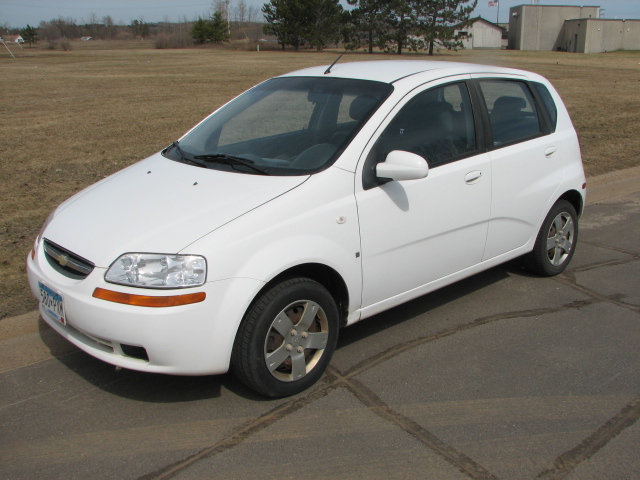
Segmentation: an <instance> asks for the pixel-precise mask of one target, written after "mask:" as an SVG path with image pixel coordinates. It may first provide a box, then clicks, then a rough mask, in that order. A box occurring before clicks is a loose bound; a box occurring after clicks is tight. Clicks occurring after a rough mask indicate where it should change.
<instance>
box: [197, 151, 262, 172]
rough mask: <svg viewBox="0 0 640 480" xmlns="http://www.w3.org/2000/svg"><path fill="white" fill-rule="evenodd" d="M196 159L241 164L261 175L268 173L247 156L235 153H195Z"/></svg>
mask: <svg viewBox="0 0 640 480" xmlns="http://www.w3.org/2000/svg"><path fill="white" fill-rule="evenodd" d="M193 158H195V159H196V160H202V161H204V162H210V163H223V164H225V165H242V166H244V167H247V168H250V169H251V170H253V171H255V172H258V173H261V174H262V175H269V172H267V170H266V169H264V168H262V167H258V166H256V165H255V163H256V162H254V161H253V160H249V159H248V158H242V157H237V156H235V155H227V154H226V153H213V154H210V155H196V156H195V157H193Z"/></svg>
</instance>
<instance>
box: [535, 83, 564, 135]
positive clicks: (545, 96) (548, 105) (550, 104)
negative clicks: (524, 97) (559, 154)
mask: <svg viewBox="0 0 640 480" xmlns="http://www.w3.org/2000/svg"><path fill="white" fill-rule="evenodd" d="M532 85H533V88H534V89H535V90H536V92H537V93H538V95H539V96H540V100H542V105H543V107H544V109H545V110H546V111H547V113H548V114H549V120H550V121H551V131H552V132H555V131H556V123H557V122H558V109H557V107H556V102H554V101H553V97H551V93H549V90H548V89H547V87H545V86H544V85H543V84H541V83H535V82H534V83H532Z"/></svg>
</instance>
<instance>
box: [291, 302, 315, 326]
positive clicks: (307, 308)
mask: <svg viewBox="0 0 640 480" xmlns="http://www.w3.org/2000/svg"><path fill="white" fill-rule="evenodd" d="M318 308H319V307H318V304H317V303H315V302H306V303H305V304H304V312H302V318H301V319H300V322H299V323H298V325H296V327H297V328H299V329H301V330H308V329H309V327H310V326H311V324H312V323H313V320H314V319H315V318H316V314H317V313H318Z"/></svg>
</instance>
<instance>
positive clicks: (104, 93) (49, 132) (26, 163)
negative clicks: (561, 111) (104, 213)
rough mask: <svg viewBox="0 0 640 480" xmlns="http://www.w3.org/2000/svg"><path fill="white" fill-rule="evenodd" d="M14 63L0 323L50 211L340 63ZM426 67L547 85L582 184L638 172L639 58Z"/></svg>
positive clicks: (6, 62) (32, 304)
mask: <svg viewBox="0 0 640 480" xmlns="http://www.w3.org/2000/svg"><path fill="white" fill-rule="evenodd" d="M5 53H6V52H5ZM15 53H16V57H17V59H15V60H14V59H12V58H11V57H10V56H9V55H8V53H6V55H5V54H4V53H3V52H0V66H1V67H2V70H1V71H2V77H3V82H2V83H3V86H2V90H3V91H2V97H1V98H2V105H3V109H2V111H3V115H2V123H1V125H0V132H1V134H2V136H1V138H2V143H1V144H0V145H1V146H0V178H1V179H2V181H1V182H0V202H1V204H0V207H1V208H0V212H2V213H1V215H0V270H1V272H2V274H1V275H0V292H1V293H2V299H1V300H0V318H3V317H4V316H7V315H15V314H19V313H22V312H25V311H28V310H32V309H34V308H36V306H37V304H36V301H35V300H34V299H32V297H31V295H30V294H29V292H28V289H27V285H26V279H25V274H24V259H25V257H26V255H27V253H28V252H29V250H30V248H31V245H32V242H33V239H34V237H35V236H36V235H37V232H38V230H39V228H40V225H41V224H42V222H43V221H44V219H45V218H46V216H47V215H48V213H49V212H50V211H51V210H52V209H53V208H54V207H55V206H56V205H58V204H59V203H60V202H62V201H63V200H64V199H66V198H67V197H69V196H70V195H72V194H73V193H75V192H77V191H78V190H80V189H82V188H84V187H85V186H87V185H90V184H91V183H93V182H95V181H97V180H99V179H101V178H103V177H104V176H106V175H109V174H110V173H113V172H114V171H116V170H119V169H121V168H123V167H125V166H126V165H129V164H131V163H133V162H135V161H137V160H140V159H142V158H144V157H146V156H148V155H150V154H151V153H154V152H156V151H158V150H160V149H162V148H163V147H164V146H166V145H167V144H169V143H170V142H171V141H172V140H174V139H177V138H178V137H179V136H180V135H181V134H182V133H184V132H185V131H186V130H187V129H188V128H190V127H191V126H192V125H193V124H195V123H196V122H197V121H199V120H200V119H201V118H203V117H204V116H205V115H207V114H208V113H209V112H211V111H212V110H213V109H215V108H216V107H218V106H219V105H221V104H222V103H223V102H225V101H227V100H229V99H230V98H232V97H233V96H235V95H236V94H238V93H240V92H242V91H243V90H245V89H247V88H248V87H250V86H252V85H254V84H255V83H257V82H259V81H261V80H264V79H266V78H269V77H272V76H274V75H278V74H280V73H284V72H287V71H291V70H295V69H298V68H302V67H306V66H312V65H319V64H327V63H330V62H332V61H333V60H334V59H335V57H336V52H335V51H334V52H325V53H321V54H318V53H311V52H303V53H292V52H286V53H280V52H259V53H258V52H239V51H234V50H233V49H231V48H229V47H227V48H226V49H211V48H201V49H186V50H184V49H183V50H156V49H154V46H153V42H152V41H146V42H144V41H129V42H73V48H72V50H71V51H67V52H65V51H61V50H55V51H49V50H44V49H41V48H37V47H34V48H32V49H29V48H24V50H21V51H20V50H18V51H16V52H15ZM407 57H411V58H416V57H417V56H413V55H412V56H407ZM372 58H373V59H381V58H397V57H396V56H391V55H382V54H380V55H374V56H373V57H372V56H370V55H366V54H361V53H353V54H347V55H346V56H345V57H343V59H342V60H341V62H346V61H361V60H368V59H372ZM405 58H406V57H405ZM420 58H427V57H424V56H422V55H420ZM434 59H436V60H460V61H470V62H475V63H486V64H496V65H504V66H513V67H517V68H524V69H527V70H532V71H535V72H538V73H541V74H543V75H545V76H546V77H548V78H549V79H550V80H551V81H552V82H553V83H554V84H555V85H556V87H557V88H558V90H559V91H560V94H561V95H562V96H563V98H564V99H565V102H566V103H567V106H568V108H569V111H570V113H571V115H572V118H573V121H574V123H575V125H576V128H577V130H578V132H579V135H580V140H581V145H582V151H583V158H584V161H585V168H586V170H587V173H588V174H590V175H595V174H599V173H604V172H608V171H611V170H616V169H621V168H625V167H631V166H635V165H638V164H639V163H640V162H639V161H638V153H637V152H638V151H640V136H638V132H637V125H638V124H640V65H639V62H640V54H639V53H638V52H616V53H609V54H599V55H580V54H568V53H555V52H544V53H543V52H509V51H467V52H458V53H451V54H447V55H438V56H436V57H435V58H434ZM123 194H126V192H123ZM79 228H91V226H90V225H86V226H79Z"/></svg>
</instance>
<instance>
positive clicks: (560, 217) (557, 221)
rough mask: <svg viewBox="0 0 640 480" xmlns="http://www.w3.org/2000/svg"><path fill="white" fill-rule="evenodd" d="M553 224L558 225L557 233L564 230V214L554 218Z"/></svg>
mask: <svg viewBox="0 0 640 480" xmlns="http://www.w3.org/2000/svg"><path fill="white" fill-rule="evenodd" d="M553 224H554V225H555V227H556V233H558V232H560V231H561V230H562V227H564V224H563V223H562V214H559V215H558V216H557V217H556V218H555V219H554V220H553Z"/></svg>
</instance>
